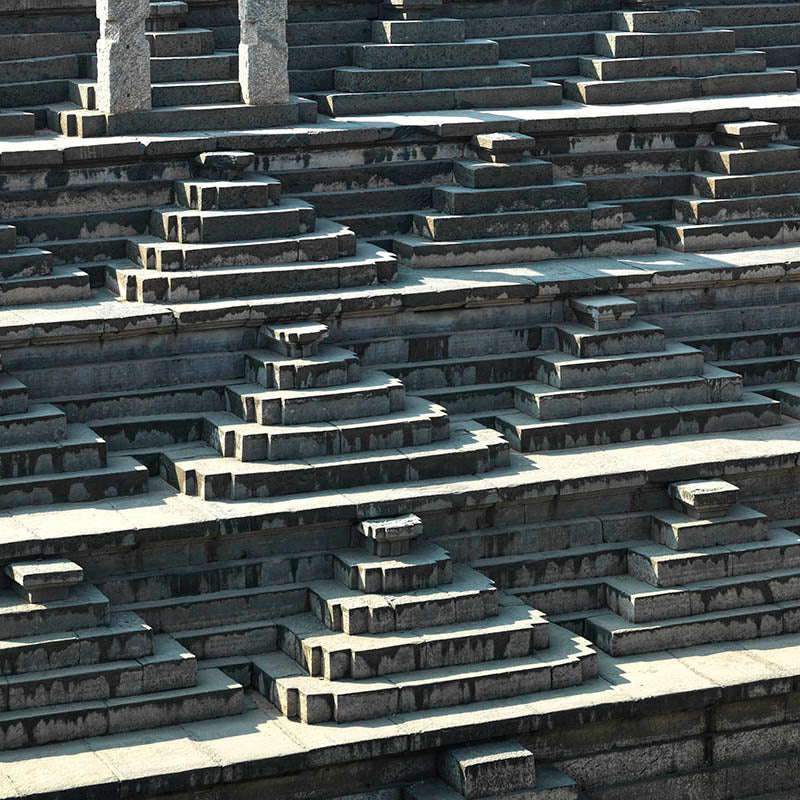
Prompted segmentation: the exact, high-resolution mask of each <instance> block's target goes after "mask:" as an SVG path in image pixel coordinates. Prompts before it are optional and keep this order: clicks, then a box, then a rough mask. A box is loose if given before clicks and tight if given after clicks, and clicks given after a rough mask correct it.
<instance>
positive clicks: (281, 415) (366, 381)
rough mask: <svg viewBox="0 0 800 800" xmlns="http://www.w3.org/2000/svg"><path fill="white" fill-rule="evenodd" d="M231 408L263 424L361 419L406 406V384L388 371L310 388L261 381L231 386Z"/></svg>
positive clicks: (244, 418) (248, 420)
mask: <svg viewBox="0 0 800 800" xmlns="http://www.w3.org/2000/svg"><path fill="white" fill-rule="evenodd" d="M228 401H229V405H230V410H231V411H232V412H233V413H234V414H236V416H237V417H239V418H240V419H243V420H245V421H247V422H258V423H259V424H260V425H304V424H308V423H313V422H327V421H328V420H330V419H336V420H343V419H360V418H363V417H364V416H365V415H366V416H367V417H379V416H385V415H387V414H391V413H392V412H400V411H403V409H404V408H405V392H404V388H403V384H402V382H401V381H399V380H398V379H397V378H394V377H392V376H390V375H387V374H386V373H384V372H365V373H362V375H361V377H360V379H359V382H358V383H356V384H350V385H345V386H329V387H322V388H319V389H314V390H312V391H309V390H302V389H297V390H284V391H265V390H264V388H263V387H262V386H260V385H258V384H246V383H245V384H238V385H234V386H229V387H228Z"/></svg>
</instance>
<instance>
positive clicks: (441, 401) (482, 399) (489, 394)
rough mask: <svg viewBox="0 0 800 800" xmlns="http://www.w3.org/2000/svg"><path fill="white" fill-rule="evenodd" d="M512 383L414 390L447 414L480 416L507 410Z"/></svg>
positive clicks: (511, 402)
mask: <svg viewBox="0 0 800 800" xmlns="http://www.w3.org/2000/svg"><path fill="white" fill-rule="evenodd" d="M514 386H515V384H513V383H479V384H467V385H466V386H453V387H439V388H432V389H419V390H415V391H417V392H418V394H419V395H420V396H421V397H424V398H425V399H426V400H430V401H431V402H432V403H436V404H437V405H440V406H442V407H443V408H444V409H445V410H446V411H447V413H448V414H450V415H452V414H464V415H468V416H473V417H474V416H476V415H481V414H483V413H485V412H487V411H498V410H502V409H507V408H509V407H511V406H512V405H513V402H514Z"/></svg>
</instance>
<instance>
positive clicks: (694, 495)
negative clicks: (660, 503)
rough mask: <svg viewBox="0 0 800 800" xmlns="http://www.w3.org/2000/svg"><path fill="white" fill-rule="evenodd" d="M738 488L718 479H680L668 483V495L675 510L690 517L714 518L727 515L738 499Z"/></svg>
mask: <svg viewBox="0 0 800 800" xmlns="http://www.w3.org/2000/svg"><path fill="white" fill-rule="evenodd" d="M739 492H740V489H739V487H738V486H734V485H733V484H732V483H729V482H728V481H723V480H720V479H716V480H705V481H682V482H680V483H671V484H670V485H669V496H670V499H671V500H672V505H673V507H674V508H675V509H676V510H677V511H682V512H683V513H685V514H687V515H688V516H689V517H691V518H692V519H715V518H717V517H724V516H727V514H728V513H729V511H730V509H731V507H732V506H734V505H735V504H736V503H737V501H738V499H739Z"/></svg>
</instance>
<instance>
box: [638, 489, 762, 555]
mask: <svg viewBox="0 0 800 800" xmlns="http://www.w3.org/2000/svg"><path fill="white" fill-rule="evenodd" d="M715 482H716V481H715ZM719 483H725V481H719ZM737 492H738V490H737ZM652 533H653V540H654V541H656V542H658V543H659V544H663V545H665V546H666V547H669V548H671V549H673V550H695V549H697V548H699V547H714V546H716V545H726V544H737V543H740V542H756V541H763V540H765V539H767V538H768V537H769V534H768V532H767V517H766V516H765V515H764V514H760V513H759V512H758V511H754V510H753V509H751V508H748V507H747V506H739V505H734V506H733V507H727V506H726V507H725V508H724V509H723V511H722V514H721V515H720V514H718V515H716V516H714V517H713V518H709V517H705V518H704V517H702V516H700V517H695V518H694V519H692V518H691V517H688V516H687V515H686V514H681V513H680V512H678V511H657V512H654V513H653V516H652Z"/></svg>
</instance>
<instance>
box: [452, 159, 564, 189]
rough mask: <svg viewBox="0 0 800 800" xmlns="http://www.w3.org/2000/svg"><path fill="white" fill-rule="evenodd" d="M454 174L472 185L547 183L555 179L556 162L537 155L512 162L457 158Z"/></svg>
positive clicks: (538, 184)
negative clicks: (541, 158) (554, 164)
mask: <svg viewBox="0 0 800 800" xmlns="http://www.w3.org/2000/svg"><path fill="white" fill-rule="evenodd" d="M453 177H454V178H455V179H456V182H457V183H459V184H461V185H462V186H464V187H467V188H471V189H509V188H512V187H517V186H544V185H547V184H552V183H553V165H552V163H551V162H549V161H542V160H540V159H537V158H526V159H522V161H515V162H513V163H511V164H504V163H496V164H493V163H490V162H487V161H455V162H453ZM440 188H442V189H444V188H446V187H440Z"/></svg>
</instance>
